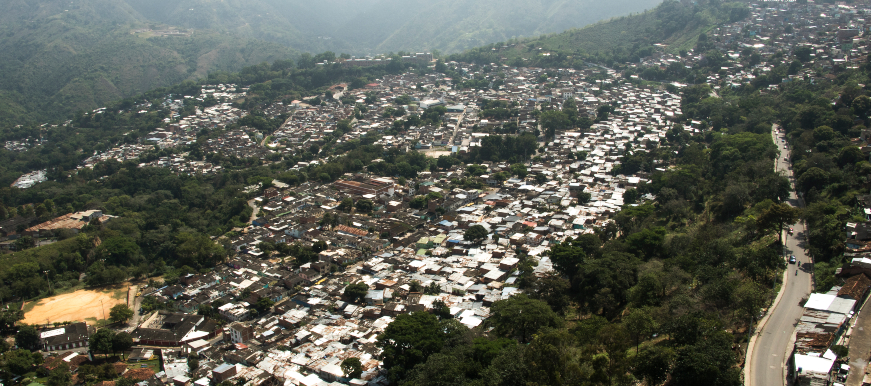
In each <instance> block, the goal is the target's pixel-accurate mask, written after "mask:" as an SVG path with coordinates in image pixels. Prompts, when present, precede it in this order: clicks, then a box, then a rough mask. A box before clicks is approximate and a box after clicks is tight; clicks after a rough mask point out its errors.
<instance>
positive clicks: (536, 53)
mask: <svg viewBox="0 0 871 386" xmlns="http://www.w3.org/2000/svg"><path fill="white" fill-rule="evenodd" d="M747 12H748V11H747V7H746V5H744V4H741V3H719V2H711V3H710V4H708V2H694V3H693V4H691V5H688V4H685V3H683V2H677V1H666V2H663V3H662V4H660V5H659V6H657V7H656V8H655V9H653V10H650V11H648V12H644V13H641V14H638V15H632V16H624V17H618V18H614V19H611V20H607V21H603V22H600V23H596V24H594V25H590V26H587V27H584V28H579V29H572V30H569V31H565V32H562V33H558V34H549V35H544V36H540V37H537V38H532V39H514V40H506V41H504V42H503V43H497V44H491V45H485V46H483V47H479V48H476V49H473V50H469V51H468V52H464V53H462V54H457V55H452V56H451V59H452V60H457V61H466V62H476V63H504V64H509V65H514V66H517V65H525V66H544V67H553V66H558V67H578V66H581V65H583V63H584V62H585V61H591V62H597V63H602V64H605V65H608V66H611V65H613V64H615V63H627V62H628V63H632V62H637V61H638V59H640V58H643V57H646V56H649V55H650V54H651V53H653V52H654V51H655V48H654V44H664V45H666V46H667V50H669V51H672V52H675V53H677V52H679V51H680V50H688V49H691V48H693V46H695V44H696V41H697V40H698V37H699V35H700V34H701V33H703V32H705V31H707V30H709V29H710V28H712V27H713V26H715V25H717V24H718V23H724V22H732V21H736V20H741V19H743V18H744V17H746V16H747V14H748V13H747Z"/></svg>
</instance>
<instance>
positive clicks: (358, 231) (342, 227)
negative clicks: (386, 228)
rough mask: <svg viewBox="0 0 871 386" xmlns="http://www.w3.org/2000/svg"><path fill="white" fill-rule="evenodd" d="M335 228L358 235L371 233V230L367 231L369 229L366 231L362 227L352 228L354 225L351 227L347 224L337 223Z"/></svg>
mask: <svg viewBox="0 0 871 386" xmlns="http://www.w3.org/2000/svg"><path fill="white" fill-rule="evenodd" d="M333 229H334V230H335V231H337V232H345V233H350V234H352V235H357V236H366V235H368V234H369V232H367V231H364V230H362V229H357V228H352V227H349V226H347V225H336V227H335V228H333Z"/></svg>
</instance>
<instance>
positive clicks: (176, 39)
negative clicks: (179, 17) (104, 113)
mask: <svg viewBox="0 0 871 386" xmlns="http://www.w3.org/2000/svg"><path fill="white" fill-rule="evenodd" d="M9 9H10V12H6V13H4V16H0V36H2V39H0V51H2V52H3V53H4V55H2V56H0V74H2V75H0V124H15V123H22V122H20V120H21V119H27V118H31V119H34V120H45V119H51V118H60V117H64V116H67V115H68V114H69V113H71V112H75V111H77V110H82V109H92V108H94V107H97V106H100V105H103V104H105V103H107V102H110V101H113V100H117V99H120V98H123V97H126V96H130V95H133V94H136V93H141V92H144V91H147V90H150V89H153V88H156V87H161V86H166V85H169V84H174V83H178V82H180V81H183V80H185V79H192V78H197V77H202V76H205V75H206V74H207V73H208V72H209V71H213V70H238V69H241V68H242V67H244V66H246V65H250V64H253V63H259V62H262V61H271V60H274V59H279V58H286V57H288V56H290V55H292V54H293V51H292V50H291V49H289V48H287V47H285V46H282V45H279V44H276V43H268V42H263V41H258V40H254V39H245V38H239V37H235V36H232V35H222V34H217V33H213V32H209V31H201V32H194V33H193V35H191V36H171V37H158V36H153V35H147V34H131V31H132V30H133V29H135V28H145V27H147V25H146V24H145V23H144V22H143V20H144V19H143V18H142V17H141V16H140V15H139V14H138V12H136V11H135V10H133V9H132V8H130V7H128V6H126V5H125V4H123V3H117V2H109V1H103V0H89V1H83V2H77V3H71V4H63V2H60V1H46V2H41V4H38V5H35V4H28V3H24V2H15V3H13V4H12V5H11V6H10V8H9Z"/></svg>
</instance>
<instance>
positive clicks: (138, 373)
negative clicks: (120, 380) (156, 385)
mask: <svg viewBox="0 0 871 386" xmlns="http://www.w3.org/2000/svg"><path fill="white" fill-rule="evenodd" d="M153 376H154V370H152V369H132V370H130V371H128V372H126V373H124V378H130V379H133V380H137V381H144V380H147V379H149V378H151V377H153Z"/></svg>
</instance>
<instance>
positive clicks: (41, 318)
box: [22, 283, 129, 324]
mask: <svg viewBox="0 0 871 386" xmlns="http://www.w3.org/2000/svg"><path fill="white" fill-rule="evenodd" d="M128 285H129V284H127V283H123V284H118V285H114V286H110V287H105V288H100V289H89V290H78V291H75V292H72V293H68V294H63V295H57V296H52V297H50V298H45V299H41V300H38V301H37V302H36V305H34V306H33V308H32V309H31V310H29V311H27V312H26V313H25V314H24V320H23V321H22V322H24V323H28V324H47V323H54V322H66V321H70V322H75V321H85V319H91V320H94V319H98V320H99V319H105V318H108V317H109V310H110V309H111V308H112V306H114V305H116V304H127V286H128ZM101 300H102V303H101ZM27 308H30V307H29V306H26V307H25V309H27ZM104 312H105V316H104Z"/></svg>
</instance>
